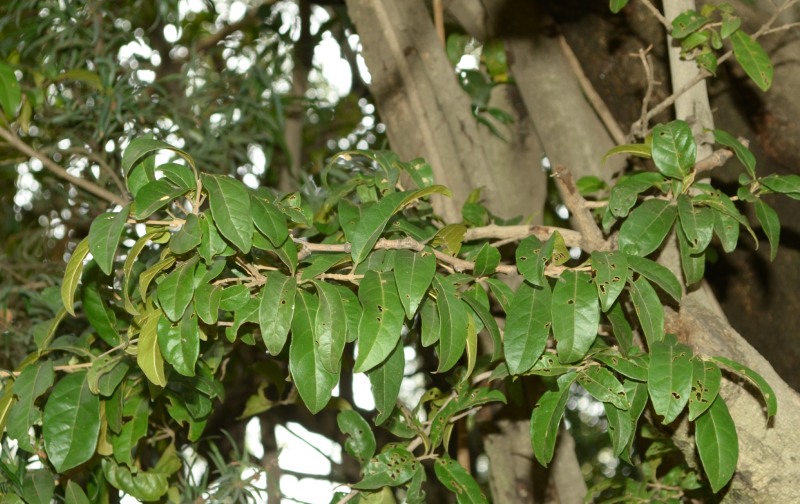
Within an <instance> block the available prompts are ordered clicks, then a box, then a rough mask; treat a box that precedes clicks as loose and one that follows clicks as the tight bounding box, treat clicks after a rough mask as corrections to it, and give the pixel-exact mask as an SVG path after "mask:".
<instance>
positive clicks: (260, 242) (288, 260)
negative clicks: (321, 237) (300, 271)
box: [253, 232, 298, 275]
mask: <svg viewBox="0 0 800 504" xmlns="http://www.w3.org/2000/svg"><path fill="white" fill-rule="evenodd" d="M253 247H255V248H257V249H261V250H267V251H269V252H272V253H273V254H275V255H276V256H278V259H280V260H281V262H282V263H283V264H285V265H286V267H287V268H289V272H290V273H291V274H293V275H294V273H295V271H297V264H298V257H297V244H296V243H295V242H294V240H286V241H285V242H283V245H281V246H280V247H275V246H273V245H272V242H270V241H269V239H267V238H266V237H264V235H262V234H261V233H259V232H256V233H255V234H254V235H253Z"/></svg>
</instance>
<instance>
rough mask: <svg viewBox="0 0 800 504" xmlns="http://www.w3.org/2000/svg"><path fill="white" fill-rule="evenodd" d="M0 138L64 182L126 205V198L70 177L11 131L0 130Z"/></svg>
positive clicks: (83, 180) (72, 176)
mask: <svg viewBox="0 0 800 504" xmlns="http://www.w3.org/2000/svg"><path fill="white" fill-rule="evenodd" d="M0 137H2V138H3V139H4V140H5V141H6V142H8V143H9V144H10V145H11V146H12V147H13V148H15V149H16V150H18V151H20V152H21V153H23V154H25V155H26V156H30V157H32V158H36V159H38V160H39V161H41V162H42V164H43V165H44V167H45V168H47V169H48V170H49V171H51V172H53V173H54V174H56V175H57V176H59V177H61V178H63V179H64V180H66V181H68V182H70V183H72V184H74V185H75V186H77V187H80V188H81V189H83V190H85V191H86V192H90V193H92V194H94V195H95V196H97V197H99V198H102V199H104V200H106V201H108V202H109V203H113V204H115V205H120V206H124V205H127V204H128V199H127V198H125V197H120V196H117V195H116V194H114V193H112V192H111V191H109V190H107V189H105V188H103V187H100V186H99V185H97V184H95V183H94V182H91V181H89V180H86V179H82V178H80V177H76V176H74V175H70V174H69V172H67V170H65V169H64V168H62V167H61V166H59V165H58V164H56V163H55V161H53V160H52V159H50V158H49V157H47V156H45V155H44V154H42V153H41V152H38V151H36V150H34V149H33V148H32V147H31V146H30V145H28V144H26V143H25V142H24V141H23V140H22V139H21V138H20V137H18V136H17V135H15V134H14V133H13V132H11V130H7V129H5V128H0Z"/></svg>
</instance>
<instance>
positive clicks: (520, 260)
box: [516, 234, 556, 287]
mask: <svg viewBox="0 0 800 504" xmlns="http://www.w3.org/2000/svg"><path fill="white" fill-rule="evenodd" d="M555 240H556V238H555V234H553V235H552V236H551V237H550V239H549V240H547V241H546V242H545V243H544V244H543V243H542V242H541V240H539V238H537V237H535V236H533V235H531V236H528V237H527V238H525V239H524V240H522V241H521V242H519V245H518V246H517V250H516V259H517V269H518V270H519V272H520V273H522V276H524V277H525V280H527V281H529V282H530V283H532V284H533V285H536V286H539V287H541V286H543V285H544V284H545V282H546V281H547V280H546V279H545V277H544V267H545V266H546V264H547V261H548V260H550V257H551V256H552V255H553V248H554V247H555Z"/></svg>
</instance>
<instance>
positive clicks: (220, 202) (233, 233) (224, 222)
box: [202, 174, 254, 254]
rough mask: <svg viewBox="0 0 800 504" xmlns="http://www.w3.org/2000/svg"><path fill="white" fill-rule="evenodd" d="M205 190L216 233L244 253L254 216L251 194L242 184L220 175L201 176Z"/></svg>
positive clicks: (249, 239) (249, 242)
mask: <svg viewBox="0 0 800 504" xmlns="http://www.w3.org/2000/svg"><path fill="white" fill-rule="evenodd" d="M202 182H203V187H205V189H206V191H208V202H209V206H210V207H211V216H212V217H213V218H214V224H215V225H216V227H217V229H219V232H220V233H221V234H222V236H224V237H225V238H227V239H228V240H229V241H230V242H231V243H232V244H233V245H234V246H236V248H238V249H239V250H241V251H242V252H244V253H245V254H246V253H248V252H250V248H251V247H252V244H253V231H254V226H253V217H252V216H251V215H250V208H251V206H250V194H249V193H248V192H247V189H246V188H245V186H244V184H242V183H241V182H240V181H238V180H236V179H233V178H231V177H226V176H223V175H207V174H203V175H202Z"/></svg>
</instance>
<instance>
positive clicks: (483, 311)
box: [462, 286, 549, 361]
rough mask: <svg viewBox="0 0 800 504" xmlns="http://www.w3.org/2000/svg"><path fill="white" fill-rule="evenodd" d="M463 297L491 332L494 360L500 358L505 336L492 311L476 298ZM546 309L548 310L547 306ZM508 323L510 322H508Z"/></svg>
mask: <svg viewBox="0 0 800 504" xmlns="http://www.w3.org/2000/svg"><path fill="white" fill-rule="evenodd" d="M548 287H549V286H548ZM462 299H463V300H464V301H465V302H466V303H467V304H468V305H469V307H470V308H472V311H473V312H474V313H475V315H477V316H478V318H479V319H480V320H481V322H482V323H483V326H484V328H485V329H486V331H487V332H488V333H489V336H490V337H491V339H492V346H493V349H492V361H496V360H498V359H499V358H500V357H502V355H503V337H502V336H501V335H500V328H499V327H498V326H497V321H496V320H495V319H494V316H492V314H491V312H490V311H489V310H488V309H487V308H486V307H485V306H483V305H482V304H481V303H480V302H479V301H477V300H476V299H475V298H473V297H471V296H464V297H463V298H462ZM544 309H545V310H547V308H546V307H545V308H544ZM506 324H508V322H506ZM506 327H508V326H506Z"/></svg>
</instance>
